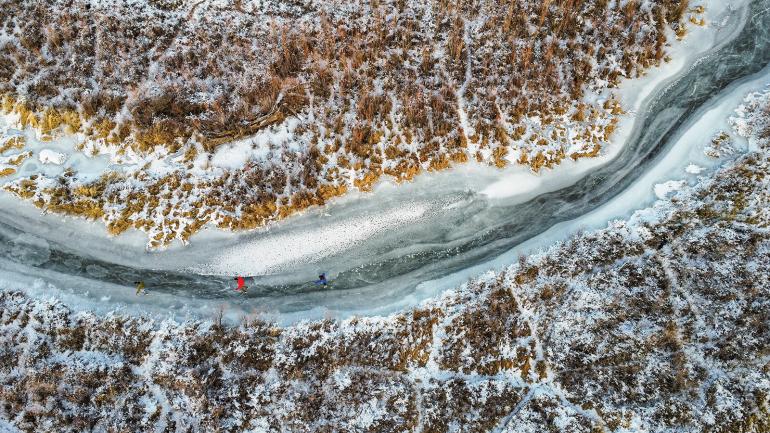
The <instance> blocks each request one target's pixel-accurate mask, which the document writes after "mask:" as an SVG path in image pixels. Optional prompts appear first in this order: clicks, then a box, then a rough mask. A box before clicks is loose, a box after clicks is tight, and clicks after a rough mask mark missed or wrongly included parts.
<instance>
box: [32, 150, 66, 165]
mask: <svg viewBox="0 0 770 433" xmlns="http://www.w3.org/2000/svg"><path fill="white" fill-rule="evenodd" d="M37 158H38V159H39V160H40V162H42V163H43V164H54V165H62V164H64V161H66V160H67V154H66V153H61V152H56V151H53V150H51V149H43V150H41V151H40V153H39V154H38V155H37Z"/></svg>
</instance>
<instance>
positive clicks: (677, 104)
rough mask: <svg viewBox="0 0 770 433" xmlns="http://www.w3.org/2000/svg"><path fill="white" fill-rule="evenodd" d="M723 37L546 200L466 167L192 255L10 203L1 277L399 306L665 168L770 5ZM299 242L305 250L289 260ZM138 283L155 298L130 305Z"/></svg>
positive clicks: (756, 34)
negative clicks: (494, 191)
mask: <svg viewBox="0 0 770 433" xmlns="http://www.w3.org/2000/svg"><path fill="white" fill-rule="evenodd" d="M719 32H721V33H717V37H718V38H721V42H720V43H719V44H717V45H716V46H715V47H714V48H712V49H711V50H710V51H708V52H706V53H705V54H704V55H702V56H701V57H700V58H699V59H698V61H696V62H695V63H694V64H693V65H692V66H691V67H690V68H689V69H687V70H686V71H684V72H682V73H680V74H679V75H678V76H676V77H674V78H673V79H671V80H670V81H669V82H667V83H665V85H661V86H658V88H656V89H655V90H654V92H653V94H652V95H651V96H650V97H647V98H646V99H645V102H644V104H643V105H642V106H641V108H640V110H639V111H638V113H636V116H635V123H634V127H633V130H632V132H631V133H630V135H629V136H628V138H627V140H626V142H625V143H624V144H623V146H622V147H621V148H619V151H618V152H617V154H616V155H614V156H613V157H612V158H611V159H609V160H608V161H606V162H603V163H602V164H601V165H598V166H597V167H596V168H593V169H591V170H590V171H587V172H585V173H582V174H581V175H580V176H575V179H570V180H568V181H566V180H565V182H564V183H565V185H563V186H558V187H553V188H551V189H552V190H551V191H549V192H544V193H537V195H535V193H534V192H533V193H531V194H519V195H516V196H514V197H510V198H505V197H503V198H494V197H489V196H488V195H486V194H483V193H482V190H484V189H485V188H487V187H488V186H489V182H488V179H484V178H483V176H476V174H475V173H476V172H474V171H473V170H463V169H460V170H457V171H454V172H452V173H442V174H438V175H432V176H430V177H426V178H424V179H421V180H418V181H417V182H415V183H414V184H410V185H404V186H399V187H398V188H395V187H392V186H387V185H386V186H383V187H381V188H380V190H378V191H377V192H375V193H374V194H372V195H371V196H369V197H367V196H362V197H349V198H345V199H343V200H340V201H339V202H337V203H334V204H332V205H331V206H329V207H328V208H326V209H323V210H316V211H314V212H311V213H309V214H306V215H303V216H300V217H298V218H295V219H292V220H289V221H286V222H285V223H281V224H278V225H276V226H275V227H271V228H270V230H263V231H259V232H253V233H245V234H237V235H227V236H225V235H221V236H220V235H203V236H201V237H199V238H193V243H192V245H190V246H188V247H185V248H175V249H172V250H171V251H166V252H159V253H146V252H144V251H141V250H138V249H137V248H136V247H125V248H123V247H121V246H120V245H118V246H115V245H112V246H110V245H109V243H110V242H112V241H111V240H107V239H105V238H104V237H103V236H101V235H100V234H94V233H89V231H90V232H98V231H100V229H98V228H97V227H99V226H98V224H92V225H85V224H81V225H80V226H78V227H79V228H78V229H73V228H66V226H63V227H64V228H62V227H59V226H57V222H58V221H60V219H56V218H53V217H50V216H46V217H34V216H32V215H33V214H34V212H35V211H32V210H29V209H26V210H24V209H23V210H21V211H20V210H17V209H15V208H16V206H9V204H8V203H12V202H11V201H10V199H8V198H7V197H5V198H4V199H3V201H2V206H1V207H0V271H2V272H3V274H2V275H0V280H2V279H3V278H8V279H12V280H14V281H16V282H17V283H18V284H27V285H34V286H35V287H37V291H38V292H40V293H44V292H45V290H46V289H47V288H52V287H56V288H57V289H60V290H62V291H63V292H65V293H67V294H68V296H70V297H71V298H73V299H74V298H75V297H78V298H91V299H94V300H97V301H98V300H102V301H104V302H107V303H109V304H110V305H113V306H114V305H115V303H116V302H124V303H126V304H130V303H136V304H139V305H143V307H142V308H144V307H147V308H150V307H153V308H156V309H161V310H169V311H177V312H180V313H183V312H189V311H191V310H196V309H197V310H198V311H199V312H200V311H203V312H205V313H206V314H208V313H209V312H210V311H211V310H212V309H213V308H215V306H216V305H219V304H221V303H222V302H227V303H228V304H229V305H230V306H231V307H232V308H233V309H235V310H236V311H238V312H239V314H242V313H243V312H248V311H254V310H262V311H268V312H272V311H278V312H281V313H287V314H294V315H295V316H296V317H297V318H304V317H310V313H309V312H310V311H311V310H314V311H322V310H326V309H328V310H335V311H348V310H349V311H374V312H377V311H379V312H383V311H389V309H390V308H391V307H392V306H393V305H397V304H399V303H400V304H408V303H409V300H410V299H415V298H416V297H419V296H418V295H417V294H416V293H415V292H416V291H418V286H419V285H420V284H421V283H423V282H426V281H431V280H436V279H438V278H441V277H443V276H446V275H449V274H452V273H455V272H459V271H462V270H464V269H468V268H472V267H479V266H481V267H482V268H483V264H484V263H487V262H490V261H491V260H494V259H495V258H497V257H500V256H501V255H502V254H504V253H506V252H509V251H511V249H512V248H514V247H516V246H517V245H521V244H522V243H523V242H525V241H527V240H529V239H532V238H534V237H536V236H538V235H540V234H542V233H544V232H545V231H547V230H548V229H549V228H551V227H553V226H555V225H557V224H559V223H563V222H565V221H570V220H574V219H575V218H578V217H580V216H581V215H586V214H588V213H590V212H592V211H594V210H596V209H597V208H599V207H601V206H602V205H604V204H605V203H607V202H609V201H611V200H613V198H615V197H616V196H618V195H619V194H621V193H622V192H624V191H625V190H627V189H628V188H629V186H630V185H632V184H633V183H634V182H635V180H637V179H639V178H640V177H641V176H643V175H644V174H645V173H647V172H648V171H649V170H651V169H652V168H653V167H655V166H656V164H658V163H660V161H661V159H662V158H663V156H664V155H665V154H666V151H667V150H668V149H669V148H670V147H671V146H672V145H673V143H675V142H676V140H677V139H679V138H680V136H681V134H682V131H684V130H686V127H687V125H690V124H692V123H694V122H695V121H696V120H697V119H698V118H699V116H700V115H701V114H702V113H703V111H704V110H706V108H707V107H708V106H709V105H710V104H711V102H712V101H714V100H716V99H718V98H719V97H720V95H722V94H724V93H725V92H728V91H729V90H730V89H732V88H735V87H736V86H738V85H740V84H741V83H743V82H745V81H747V80H749V79H751V78H752V77H755V76H756V74H758V73H759V72H761V71H763V70H764V69H765V68H766V66H767V65H768V64H770V0H761V1H754V2H752V3H751V4H750V5H749V6H748V7H747V8H745V9H740V10H737V11H733V12H732V13H731V14H729V15H727V16H725V17H724V23H723V28H722V29H721V30H719ZM556 174H558V173H556ZM565 177H566V176H565ZM554 185H558V183H555V184H554ZM19 207H22V206H21V205H20V206H19ZM83 227H86V231H84V229H83ZM342 244H344V245H343V246H340V245H342ZM244 245H245V246H246V247H245V248H244ZM292 248H301V249H303V250H304V251H307V254H305V255H304V256H301V257H299V258H296V257H294V258H292V257H288V258H285V259H283V258H282V257H283V256H282V254H284V250H287V249H289V250H290V249H292ZM250 271H253V272H250ZM322 271H323V272H327V273H328V274H329V275H330V276H331V278H332V282H333V283H332V285H331V287H330V288H327V289H325V290H319V289H318V287H317V286H315V285H314V284H312V282H309V281H312V280H313V279H314V277H315V275H317V274H318V273H319V272H322ZM237 273H244V274H249V275H254V276H253V277H251V278H250V281H249V283H250V287H249V291H248V293H247V294H246V295H244V296H241V295H237V294H236V293H235V292H234V291H233V290H232V283H233V282H232V275H233V274H237ZM137 280H142V281H144V282H145V284H146V285H147V287H148V288H150V289H151V290H150V293H151V295H150V296H147V297H141V299H133V298H132V297H133V290H132V289H131V287H132V286H133V284H132V282H133V281H137ZM49 285H50V286H49ZM196 305H197V307H195V306H196ZM142 308H139V310H142Z"/></svg>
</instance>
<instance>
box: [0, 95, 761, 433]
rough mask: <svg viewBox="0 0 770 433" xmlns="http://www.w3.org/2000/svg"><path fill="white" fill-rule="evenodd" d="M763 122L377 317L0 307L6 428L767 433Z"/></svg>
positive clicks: (10, 298)
mask: <svg viewBox="0 0 770 433" xmlns="http://www.w3.org/2000/svg"><path fill="white" fill-rule="evenodd" d="M768 113H770V93H768V92H767V91H766V92H764V93H761V94H760V93H752V94H751V95H750V96H749V97H748V98H747V100H746V102H745V103H744V104H743V105H742V106H741V107H740V108H739V110H738V116H737V117H736V118H735V119H734V120H733V121H732V123H733V124H734V125H735V128H736V131H737V133H739V134H741V135H744V136H745V137H746V138H747V141H748V144H749V152H748V153H746V154H745V155H742V156H740V157H738V158H737V159H736V160H734V161H732V162H729V163H727V164H726V165H725V166H724V167H722V168H720V169H719V170H717V171H716V172H714V173H713V174H711V175H709V176H701V177H699V179H698V181H697V182H695V184H694V185H693V186H688V185H687V184H686V183H681V184H678V186H677V187H678V188H679V190H678V191H674V190H672V192H670V193H669V194H667V195H666V196H665V198H663V199H661V200H659V201H657V202H656V203H655V204H654V206H652V207H649V208H647V209H645V210H641V211H638V212H636V213H634V215H633V216H632V217H631V218H630V219H628V220H627V221H615V222H612V223H611V224H610V225H609V226H608V227H607V228H604V229H601V230H596V231H592V232H587V233H583V234H578V235H575V236H573V237H571V238H569V239H568V240H566V241H563V242H559V243H558V244H556V245H554V246H552V247H551V248H549V249H548V250H546V251H544V252H542V253H539V254H536V255H533V256H530V257H522V258H521V259H520V260H519V261H518V263H516V264H513V265H511V266H509V267H508V268H507V269H506V270H505V271H503V272H501V273H491V272H490V273H488V274H486V275H484V276H483V277H481V278H479V279H477V280H474V281H473V282H470V283H468V284H465V285H463V286H461V287H459V288H458V289H456V290H452V291H448V292H445V293H444V294H442V295H441V296H440V297H439V298H436V299H432V300H429V301H426V302H424V303H422V304H421V305H420V306H419V307H416V308H413V309H411V310H408V311H406V312H402V313H399V314H394V315H391V316H389V317H379V318H352V319H348V320H344V321H335V320H323V321H315V322H305V323H301V324H298V325H294V326H290V327H279V326H276V325H273V324H270V323H267V322H264V321H261V320H259V319H258V318H254V319H249V320H247V321H244V322H243V323H242V324H241V325H240V326H237V327H227V326H222V325H220V324H219V323H217V322H216V321H214V322H211V321H206V322H200V321H188V322H184V323H178V322H174V321H171V320H167V321H163V322H153V321H152V320H145V319H139V318H129V317H124V316H121V315H110V316H107V317H99V316H97V315H95V314H92V313H86V312H73V311H71V310H70V309H69V308H68V307H66V306H65V305H63V304H62V303H60V302H59V301H56V300H54V299H51V300H39V299H32V298H29V297H27V296H25V295H24V294H22V293H19V292H11V291H3V292H0V307H2V308H0V311H1V312H2V313H0V324H1V325H2V326H0V344H1V346H0V348H1V349H2V351H3V357H2V358H1V359H2V361H0V417H1V418H4V419H5V421H4V424H0V426H4V428H6V429H8V430H11V431H13V430H14V429H19V430H22V431H41V430H43V431H46V430H51V431H82V430H96V431H108V430H117V431H120V430H129V431H164V430H172V431H215V430H224V431H249V432H273V431H275V432H278V431H303V432H304V431H335V432H336V431H351V432H352V431H383V432H390V431H423V432H426V431H431V432H445V431H455V430H459V431H464V432H475V431H478V432H486V431H495V432H507V433H513V432H530V431H554V432H561V431H563V432H597V431H607V432H609V431H612V432H663V431H671V430H674V429H676V430H679V431H711V432H728V431H729V432H734V431H756V432H767V431H770V409H769V407H768V405H769V404H770V380H769V379H768V373H770V353H769V352H768V347H770V319H769V318H770V272H768V268H767V263H770V230H769V229H768V227H770V140H768V138H770V121H769V120H768V118H767V116H768ZM704 145H708V143H704ZM711 146H712V147H714V144H713V143H712V144H711ZM718 147H719V149H721V151H727V150H729V141H727V142H722V143H721V144H719V146H718Z"/></svg>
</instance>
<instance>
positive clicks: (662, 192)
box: [655, 180, 687, 200]
mask: <svg viewBox="0 0 770 433" xmlns="http://www.w3.org/2000/svg"><path fill="white" fill-rule="evenodd" d="M685 185H687V182H685V181H683V180H669V181H667V182H663V183H658V184H655V197H658V198H659V199H661V200H662V199H664V198H666V197H668V196H669V194H671V193H672V192H675V191H679V190H680V189H682V187H684V186H685Z"/></svg>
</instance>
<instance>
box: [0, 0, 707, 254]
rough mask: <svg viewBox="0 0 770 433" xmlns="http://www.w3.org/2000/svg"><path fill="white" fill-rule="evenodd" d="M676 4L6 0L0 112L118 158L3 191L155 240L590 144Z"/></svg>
mask: <svg viewBox="0 0 770 433" xmlns="http://www.w3.org/2000/svg"><path fill="white" fill-rule="evenodd" d="M688 4H689V2H688V1H686V0H646V1H643V2H639V1H627V2H626V1H623V2H607V1H605V0H580V1H575V0H559V1H550V0H548V1H529V0H516V1H512V2H507V3H501V2H496V1H491V0H475V1H471V2H465V3H461V4H455V3H451V2H446V1H443V0H431V1H411V0H410V1H404V0H381V1H375V2H361V1H334V2H328V1H315V0H313V1H307V2H284V1H250V0H245V1H237V2H233V3H228V2H220V1H214V0H203V1H197V0H179V1H148V0H137V1H132V2H110V1H82V0H78V1H54V2H48V3H45V4H43V3H40V2H39V1H34V0H28V1H16V2H11V3H9V4H7V5H4V7H3V8H2V11H0V24H1V25H0V60H2V62H0V63H2V65H3V66H2V67H0V94H1V95H4V96H3V103H2V106H3V107H2V108H3V111H4V112H5V113H6V114H7V116H8V118H9V119H11V120H12V122H14V123H15V124H16V125H19V126H22V127H31V128H33V129H35V130H36V132H37V134H38V136H39V138H40V139H41V140H43V141H46V140H51V139H55V137H56V136H57V135H59V134H61V133H71V134H77V136H78V139H79V140H80V143H79V145H78V150H80V151H82V152H85V153H86V154H87V155H98V154H106V155H109V156H110V158H111V160H112V162H113V163H116V164H124V165H126V167H123V169H122V170H120V171H118V172H114V173H110V174H107V175H105V176H104V177H103V178H102V179H99V180H96V181H93V182H92V181H91V180H90V179H91V177H89V176H85V178H84V179H79V178H78V175H77V173H73V174H71V175H69V176H67V175H63V176H61V177H60V178H56V179H53V178H52V179H46V178H44V177H43V176H41V175H37V177H29V178H24V179H17V180H16V184H15V185H14V187H13V188H11V189H12V190H13V191H15V192H18V194H19V196H21V197H23V198H27V199H30V200H32V201H33V202H34V203H35V204H37V205H38V206H40V207H44V208H46V209H47V210H50V211H58V212H65V213H70V214H76V215H83V216H87V217H91V218H102V219H104V221H105V222H107V223H108V225H109V228H110V231H111V232H112V233H115V234H117V233H121V232H122V231H124V230H126V229H128V228H130V227H134V228H137V229H141V230H144V231H147V232H148V233H149V235H150V238H151V241H150V245H151V246H156V247H157V246H162V245H166V244H168V243H169V242H171V241H172V240H174V239H181V240H183V241H184V240H186V239H187V238H188V237H189V236H190V234H191V233H194V232H195V231H197V230H199V229H200V228H201V226H203V225H205V224H206V223H213V224H216V225H219V226H220V227H224V228H230V229H248V228H254V227H258V226H261V225H263V224H265V223H266V222H268V221H271V220H275V219H279V218H283V217H285V216H287V215H290V214H292V213H295V212H298V211H301V210H303V209H305V208H307V207H309V206H313V205H321V204H323V203H325V202H326V201H327V200H329V199H330V198H332V197H335V196H339V195H341V194H344V193H345V192H346V191H348V190H349V189H351V188H357V189H360V190H364V191H366V190H369V189H370V188H371V187H372V185H373V184H374V183H375V182H376V181H377V180H378V179H380V178H381V177H382V176H391V177H392V178H395V179H396V180H398V181H404V180H409V179H412V178H413V177H414V176H415V175H416V174H418V173H419V172H421V171H425V170H441V169H444V168H447V167H449V166H450V165H452V164H457V163H463V162H466V161H468V160H478V161H481V162H484V163H487V164H490V165H496V166H503V165H506V164H508V163H520V164H525V165H528V166H530V167H531V168H532V169H533V170H535V171H537V170H540V169H541V168H543V167H551V166H553V165H555V164H558V163H559V162H560V161H561V160H563V159H564V158H572V159H578V158H583V157H592V156H596V155H597V154H598V153H599V152H600V151H601V149H602V146H603V145H605V144H606V143H607V141H608V139H609V137H610V135H611V134H612V132H613V130H614V129H615V126H616V123H617V121H618V117H617V116H618V115H619V114H620V113H622V108H621V107H620V106H619V104H618V102H617V101H616V100H615V99H614V98H613V97H612V96H611V94H610V93H609V92H606V90H607V89H609V88H611V87H613V86H614V85H615V84H617V82H618V81H619V80H620V79H622V78H634V77H637V76H639V75H641V74H644V72H645V70H647V69H648V68H650V67H652V66H654V65H658V64H660V62H661V61H663V60H665V58H666V54H665V46H666V33H667V32H670V31H671V30H674V31H675V33H676V34H677V35H678V36H680V37H681V36H683V35H684V33H685V25H686V23H687V22H690V23H692V24H695V25H701V24H702V23H701V22H700V21H699V18H698V19H696V17H699V16H700V15H701V14H702V12H703V10H702V8H699V7H693V8H688ZM587 89H588V90H590V91H591V92H595V93H598V94H601V95H603V96H602V97H600V98H598V99H597V98H584V93H585V92H586V90H587ZM281 131H283V132H281ZM266 136H270V137H272V138H275V140H272V139H271V140H266V139H265V137H266ZM239 140H253V147H252V149H251V150H248V149H244V153H246V154H249V155H251V157H250V159H251V160H250V161H247V162H246V163H245V164H240V165H239V166H238V167H235V168H233V167H230V168H226V169H222V168H221V167H219V168H218V167H216V166H214V165H213V163H214V162H215V161H216V160H217V157H216V153H217V152H218V151H219V147H220V146H222V145H223V143H231V142H233V141H236V142H238V141H239ZM241 144H243V143H242V142H241ZM249 145H250V144H249V143H247V144H246V146H245V147H246V148H248V147H249ZM116 173H120V174H119V175H117V174H116ZM85 179H89V180H85ZM85 203H90V204H88V205H85ZM94 206H95V207H94ZM97 208H98V211H97Z"/></svg>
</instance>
